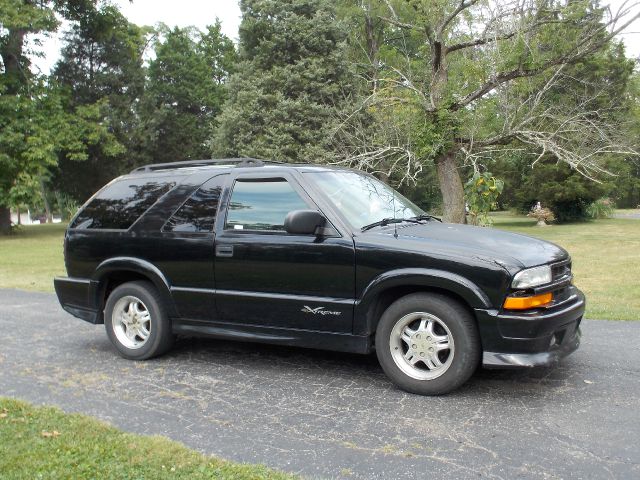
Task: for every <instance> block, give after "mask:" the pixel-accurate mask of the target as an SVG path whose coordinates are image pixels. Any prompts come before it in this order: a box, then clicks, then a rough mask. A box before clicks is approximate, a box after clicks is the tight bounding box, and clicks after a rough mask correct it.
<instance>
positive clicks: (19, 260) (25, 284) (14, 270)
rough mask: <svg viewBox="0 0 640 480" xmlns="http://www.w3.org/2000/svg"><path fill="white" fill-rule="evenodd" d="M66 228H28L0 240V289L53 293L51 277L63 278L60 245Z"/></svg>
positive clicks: (56, 226) (52, 225)
mask: <svg viewBox="0 0 640 480" xmlns="http://www.w3.org/2000/svg"><path fill="white" fill-rule="evenodd" d="M65 228H66V225H62V224H59V223H54V224H48V225H28V226H23V227H20V229H19V231H18V233H16V234H15V235H10V236H7V237H3V236H0V288H21V289H24V290H37V291H39V292H53V277H55V276H56V275H64V274H65V269H64V259H63V252H62V246H63V245H62V243H63V235H64V229H65Z"/></svg>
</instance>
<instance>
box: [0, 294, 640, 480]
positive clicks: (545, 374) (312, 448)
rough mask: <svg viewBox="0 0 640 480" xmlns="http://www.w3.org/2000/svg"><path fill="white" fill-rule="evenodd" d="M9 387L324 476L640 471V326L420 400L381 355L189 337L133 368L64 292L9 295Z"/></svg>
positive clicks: (5, 329)
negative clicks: (70, 306) (66, 301)
mask: <svg viewBox="0 0 640 480" xmlns="http://www.w3.org/2000/svg"><path fill="white" fill-rule="evenodd" d="M0 327H1V328H2V335H0V395H4V396H11V397H17V398H22V399H26V400H29V401H31V402H34V403H38V404H40V403H44V404H54V405H58V406H60V407H62V408H63V409H64V410H67V411H72V412H83V413H86V414H90V415H93V416H96V417H99V418H101V419H103V420H106V421H108V422H110V423H112V424H114V425H116V426H118V427H120V428H122V429H124V430H128V431H132V432H138V433H143V434H161V435H166V436H168V437H170V438H173V439H176V440H179V441H182V442H183V443H185V444H187V445H189V446H191V447H193V448H196V449H198V450H200V451H203V452H206V453H211V454H214V455H217V456H221V457H224V458H228V459H230V460H236V461H241V462H251V463H263V464H266V465H269V466H271V467H274V468H278V469H282V470H285V471H289V472H294V473H299V474H302V475H303V476H306V477H310V478H389V479H395V478H406V479H413V478H416V479H418V478H429V479H433V478H445V477H447V478H504V479H513V478H540V479H543V478H544V479H546V478H565V479H566V478H640V348H638V344H639V343H640V322H637V323H635V322H608V321H586V322H585V323H584V327H583V332H584V337H583V345H582V347H581V349H580V350H579V351H578V352H576V353H575V354H573V355H572V356H571V357H569V358H567V359H566V360H565V361H564V362H563V363H562V364H561V365H559V366H558V367H556V368H554V369H542V370H534V371H527V372H514V371H480V372H478V373H477V374H476V375H475V376H474V377H473V378H472V380H471V381H470V382H469V383H468V385H466V386H465V387H464V388H462V389H461V390H459V391H458V392H456V393H454V394H452V395H449V396H447V397H438V398H428V397H420V396H416V395H410V394H407V393H404V392H402V391H400V390H398V389H396V388H395V387H394V386H393V385H391V383H389V382H388V381H387V379H386V378H385V376H384V374H383V373H382V371H381V369H380V367H379V366H378V364H377V362H376V360H375V357H364V356H356V355H347V354H335V353H327V352H319V351H313V350H302V349H294V348H283V347H273V346H264V345H254V344H245V343H235V342H224V341H218V340H202V339H186V338H185V339H181V340H179V342H178V344H177V346H176V348H175V349H174V350H173V351H172V352H171V353H170V354H169V355H166V356H165V357H162V358H159V359H156V360H152V361H148V362H131V361H127V360H123V359H121V358H120V357H118V356H117V355H116V354H115V352H114V350H113V349H112V348H111V346H110V344H109V342H108V340H107V338H106V335H105V333H104V327H103V326H95V327H94V326H92V325H89V324H87V323H85V322H82V321H80V320H77V319H74V318H73V317H71V316H70V315H68V314H66V313H64V312H63V311H62V309H61V308H60V307H59V306H58V303H57V301H56V298H55V296H53V295H50V294H40V293H27V292H21V291H15V290H0Z"/></svg>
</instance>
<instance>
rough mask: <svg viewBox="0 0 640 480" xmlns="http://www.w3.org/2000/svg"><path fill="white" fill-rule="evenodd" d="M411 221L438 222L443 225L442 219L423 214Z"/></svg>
mask: <svg viewBox="0 0 640 480" xmlns="http://www.w3.org/2000/svg"><path fill="white" fill-rule="evenodd" d="M411 219H412V220H437V221H438V222H440V223H442V219H440V218H438V217H434V216H433V215H429V214H428V213H421V214H420V215H418V216H416V217H411Z"/></svg>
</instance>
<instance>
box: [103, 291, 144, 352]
mask: <svg viewBox="0 0 640 480" xmlns="http://www.w3.org/2000/svg"><path fill="white" fill-rule="evenodd" d="M111 324H112V325H113V332H114V333H115V334H116V338H117V339H118V341H119V342H120V343H121V344H122V345H124V346H125V347H127V348H131V349H136V348H141V347H143V346H144V344H145V343H147V340H148V339H149V335H150V333H151V315H150V314H149V310H148V309H147V307H146V305H145V304H144V303H142V300H140V299H139V298H137V297H133V296H130V295H128V296H126V297H122V298H121V299H120V300H118V301H117V302H116V304H115V306H114V307H113V314H112V317H111Z"/></svg>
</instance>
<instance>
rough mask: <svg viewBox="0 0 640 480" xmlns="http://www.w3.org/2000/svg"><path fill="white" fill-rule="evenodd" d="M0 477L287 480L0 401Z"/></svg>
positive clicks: (75, 418)
mask: <svg viewBox="0 0 640 480" xmlns="http://www.w3.org/2000/svg"><path fill="white" fill-rule="evenodd" d="M0 478H2V479H3V480H13V479H32V478H39V479H56V480H57V479H75V478H96V479H105V480H106V479H125V478H126V479H154V480H155V479H158V480H159V479H177V480H179V479H189V480H200V479H233V480H245V479H252V480H254V479H255V480H257V479H267V478H268V479H282V480H284V479H293V478H295V477H293V476H289V475H285V474H282V473H278V472H275V471H273V470H269V469H267V468H266V467H262V466H255V465H241V464H236V463H231V462H227V461H224V460H219V459H217V458H213V457H209V456H205V455H202V454H200V453H198V452H195V451H193V450H190V449H188V448H186V447H185V446H183V445H181V444H179V443H176V442H172V441H170V440H167V439H166V438H163V437H148V436H140V435H133V434H129V433H124V432H122V431H120V430H117V429H115V428H113V427H110V426H109V425H106V424H104V423H102V422H100V421H98V420H95V419H92V418H89V417H86V416H83V415H76V414H73V415H69V414H65V413H63V412H62V411H60V410H58V409H56V408H51V407H37V408H36V407H33V406H31V405H29V404H27V403H24V402H20V401H16V400H11V399H8V398H2V397H0Z"/></svg>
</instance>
